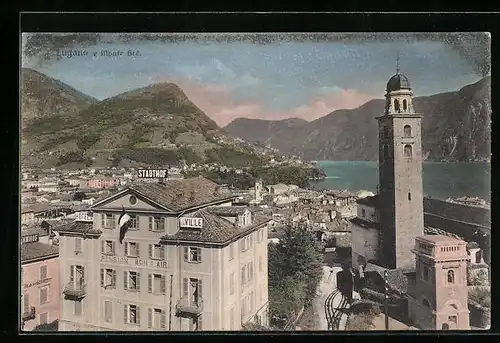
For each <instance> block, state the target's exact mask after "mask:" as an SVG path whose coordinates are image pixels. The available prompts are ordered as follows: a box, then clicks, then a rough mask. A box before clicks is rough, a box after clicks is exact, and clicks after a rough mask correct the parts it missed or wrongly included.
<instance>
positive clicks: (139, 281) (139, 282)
mask: <svg viewBox="0 0 500 343" xmlns="http://www.w3.org/2000/svg"><path fill="white" fill-rule="evenodd" d="M136 280H137V283H136V285H137V288H136V289H137V292H140V291H141V273H137V279H136ZM137 310H139V308H137ZM138 316H139V315H138Z"/></svg>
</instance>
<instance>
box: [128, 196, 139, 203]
mask: <svg viewBox="0 0 500 343" xmlns="http://www.w3.org/2000/svg"><path fill="white" fill-rule="evenodd" d="M128 202H129V203H130V205H135V204H136V203H137V198H136V197H135V196H134V195H131V196H130V197H129V198H128Z"/></svg>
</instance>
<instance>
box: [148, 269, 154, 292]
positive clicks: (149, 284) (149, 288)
mask: <svg viewBox="0 0 500 343" xmlns="http://www.w3.org/2000/svg"><path fill="white" fill-rule="evenodd" d="M153 278H154V275H153V274H148V293H153Z"/></svg>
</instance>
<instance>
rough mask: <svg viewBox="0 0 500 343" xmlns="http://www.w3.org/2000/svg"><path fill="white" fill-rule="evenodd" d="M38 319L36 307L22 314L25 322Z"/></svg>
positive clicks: (31, 307)
mask: <svg viewBox="0 0 500 343" xmlns="http://www.w3.org/2000/svg"><path fill="white" fill-rule="evenodd" d="M35 317H36V311H35V306H30V309H29V311H28V312H24V313H23V314H22V319H23V321H27V320H30V319H35Z"/></svg>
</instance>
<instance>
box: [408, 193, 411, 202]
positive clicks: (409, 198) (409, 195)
mask: <svg viewBox="0 0 500 343" xmlns="http://www.w3.org/2000/svg"><path fill="white" fill-rule="evenodd" d="M408 200H410V201H411V193H410V192H408Z"/></svg>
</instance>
